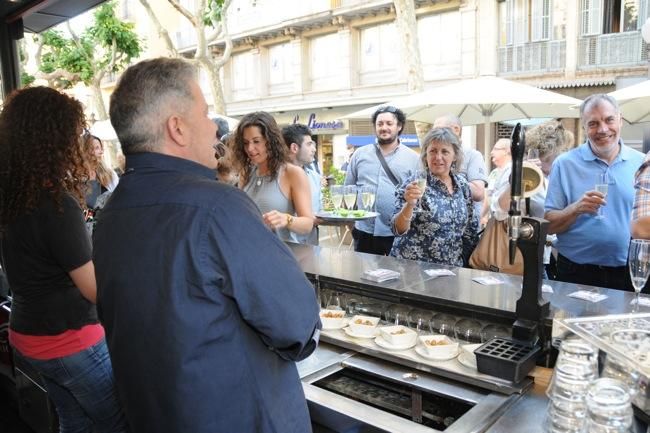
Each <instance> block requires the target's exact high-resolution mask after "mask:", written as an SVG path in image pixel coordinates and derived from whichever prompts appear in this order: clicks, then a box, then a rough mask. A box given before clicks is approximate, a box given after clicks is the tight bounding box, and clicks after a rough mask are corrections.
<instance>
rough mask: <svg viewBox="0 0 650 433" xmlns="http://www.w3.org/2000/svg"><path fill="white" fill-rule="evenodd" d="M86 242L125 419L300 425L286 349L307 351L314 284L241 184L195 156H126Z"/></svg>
mask: <svg viewBox="0 0 650 433" xmlns="http://www.w3.org/2000/svg"><path fill="white" fill-rule="evenodd" d="M94 240H95V245H94V246H95V248H94V261H95V268H96V277H97V286H98V295H97V299H98V308H99V314H100V318H101V320H102V323H103V324H104V327H105V329H106V340H107V343H108V347H109V349H110V354H111V360H112V362H113V370H114V374H115V383H116V389H117V391H118V394H119V396H120V400H121V402H122V404H123V406H124V409H125V413H126V414H127V418H128V421H129V424H130V426H131V430H132V431H134V432H156V433H165V432H170V433H171V432H192V433H212V432H252V431H255V432H296V433H302V432H305V431H309V430H310V428H311V427H310V425H311V423H310V420H309V413H308V410H307V404H306V402H305V396H304V393H303V390H302V385H301V382H300V378H299V376H298V372H297V370H296V366H295V363H294V362H293V361H294V360H299V359H303V358H305V357H306V356H308V355H309V354H310V353H311V352H312V351H313V350H314V349H315V345H316V343H315V337H317V336H318V329H320V320H319V317H318V304H317V301H316V296H315V293H314V288H313V287H312V285H311V284H310V283H309V281H308V280H307V279H306V277H305V275H304V273H303V271H302V270H301V268H300V266H299V265H298V263H297V262H296V259H295V257H294V256H293V254H292V253H291V251H289V249H288V248H287V246H286V245H285V244H284V243H283V242H282V241H280V239H279V238H278V237H277V236H275V235H274V234H273V233H272V232H271V231H270V230H269V229H268V228H267V227H266V226H265V225H264V223H263V221H262V216H261V214H260V211H259V210H258V209H257V207H256V206H255V204H254V203H253V201H252V200H251V199H249V198H248V197H247V196H246V194H245V193H244V192H243V191H240V190H238V189H236V188H233V187H231V186H229V185H225V184H223V183H219V182H217V181H215V180H214V172H213V171H212V170H210V169H208V168H207V167H204V166H201V165H199V164H196V163H194V162H192V161H188V160H185V159H181V158H175V157H172V156H167V155H162V154H156V153H142V154H135V155H129V156H127V170H126V173H125V174H124V176H123V177H122V179H121V180H120V183H119V185H118V187H117V188H116V190H115V192H114V193H113V195H112V196H111V198H110V200H109V202H108V203H107V205H106V207H105V208H104V210H103V212H102V213H101V215H100V216H99V221H98V222H97V226H96V229H95V232H94ZM278 396H281V398H278Z"/></svg>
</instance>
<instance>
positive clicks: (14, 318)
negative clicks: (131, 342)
mask: <svg viewBox="0 0 650 433" xmlns="http://www.w3.org/2000/svg"><path fill="white" fill-rule="evenodd" d="M83 126H84V114H83V109H82V106H81V104H80V103H79V102H78V101H77V100H75V99H73V98H71V97H69V96H67V95H64V94H62V93H60V92H57V91H56V90H53V89H50V88H47V87H33V88H27V89H22V90H18V91H16V92H14V93H13V94H12V95H10V96H9V98H7V100H6V101H5V104H4V109H3V111H2V113H0V131H1V133H0V252H1V253H2V260H3V268H4V269H5V270H6V272H7V278H8V280H9V286H10V288H11V291H12V294H13V302H12V309H11V318H10V322H9V341H10V343H11V345H12V346H13V348H14V349H15V356H16V358H17V359H19V360H20V361H22V362H25V363H27V364H29V365H30V366H32V367H33V368H34V369H35V370H36V371H38V372H39V373H40V375H41V377H42V378H43V381H44V383H45V387H46V389H47V391H48V395H49V397H50V399H51V400H52V402H53V403H54V406H55V407H56V411H57V414H58V416H59V425H60V432H61V433H66V432H75V433H76V432H88V433H90V432H93V431H94V432H125V431H127V427H126V425H125V420H124V415H123V413H122V409H121V407H120V405H119V403H118V401H117V398H116V394H115V391H114V387H113V373H112V368H111V363H110V359H109V356H108V350H107V348H106V341H105V338H104V329H103V328H102V326H101V325H100V324H99V322H98V319H97V311H96V308H95V299H96V292H97V287H96V284H95V270H94V266H93V262H92V261H91V253H92V251H91V244H90V239H89V237H88V234H87V232H86V227H85V224H84V221H83V216H82V211H81V203H83V200H84V192H85V191H84V188H85V185H84V184H83V183H82V182H80V181H79V180H80V179H84V178H85V177H86V175H87V174H86V166H85V163H86V154H85V152H84V150H83V148H82V145H81V143H80V138H79V136H80V133H81V131H82V129H83Z"/></svg>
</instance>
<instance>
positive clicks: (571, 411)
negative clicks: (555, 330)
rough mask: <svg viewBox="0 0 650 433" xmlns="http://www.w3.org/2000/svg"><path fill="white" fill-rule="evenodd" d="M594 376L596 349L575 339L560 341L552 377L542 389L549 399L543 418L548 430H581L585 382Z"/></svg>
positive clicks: (556, 432) (557, 432)
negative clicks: (544, 389) (545, 388)
mask: <svg viewBox="0 0 650 433" xmlns="http://www.w3.org/2000/svg"><path fill="white" fill-rule="evenodd" d="M597 377H598V353H597V352H596V350H595V349H594V348H593V347H592V346H590V345H588V344H586V343H583V342H582V341H579V340H566V341H564V342H562V345H561V346H560V352H559V355H558V358H557V361H556V364H555V371H554V373H553V378H552V379H551V383H550V385H549V387H548V389H547V391H546V393H547V395H548V397H549V399H550V401H549V405H548V409H547V420H546V430H547V431H548V432H553V433H582V432H583V429H584V426H585V420H586V414H587V403H586V398H587V392H588V390H589V384H590V382H591V381H592V380H594V379H595V378H597Z"/></svg>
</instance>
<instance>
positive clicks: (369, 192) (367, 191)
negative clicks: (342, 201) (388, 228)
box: [361, 185, 375, 212]
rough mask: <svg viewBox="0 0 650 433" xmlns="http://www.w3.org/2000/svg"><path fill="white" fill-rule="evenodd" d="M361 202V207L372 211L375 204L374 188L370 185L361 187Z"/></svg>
mask: <svg viewBox="0 0 650 433" xmlns="http://www.w3.org/2000/svg"><path fill="white" fill-rule="evenodd" d="M361 202H362V204H363V208H364V209H365V210H366V211H368V212H372V208H373V206H374V205H375V188H374V187H372V186H370V185H364V186H362V187H361Z"/></svg>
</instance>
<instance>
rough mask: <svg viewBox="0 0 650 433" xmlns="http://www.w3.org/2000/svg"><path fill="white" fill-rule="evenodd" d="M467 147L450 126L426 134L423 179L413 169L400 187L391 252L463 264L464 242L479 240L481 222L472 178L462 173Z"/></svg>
mask: <svg viewBox="0 0 650 433" xmlns="http://www.w3.org/2000/svg"><path fill="white" fill-rule="evenodd" d="M462 157H463V152H462V150H461V148H460V143H459V141H458V138H457V137H456V135H455V134H454V133H453V132H452V131H451V130H450V129H448V128H434V129H432V130H431V131H429V133H428V134H427V135H426V137H425V138H424V142H423V146H422V152H421V156H420V160H421V162H422V166H423V167H424V179H425V182H424V183H423V184H420V185H418V182H417V180H418V174H417V173H414V174H413V175H411V176H409V177H408V178H407V179H406V181H405V182H404V183H403V184H402V185H401V186H400V187H399V188H398V189H397V191H396V196H397V201H396V206H395V213H394V215H393V218H392V220H391V227H392V230H393V233H394V234H395V236H396V238H395V241H394V243H393V248H392V250H391V252H390V255H391V256H394V257H401V258H405V259H412V260H422V261H427V262H431V263H440V264H446V265H452V266H462V265H463V245H470V244H471V245H475V244H476V242H477V241H478V222H477V221H476V219H475V218H474V206H473V202H472V197H471V194H470V189H469V184H468V182H467V180H466V179H465V178H464V177H463V176H460V175H459V174H458V167H460V165H461V163H462Z"/></svg>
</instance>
